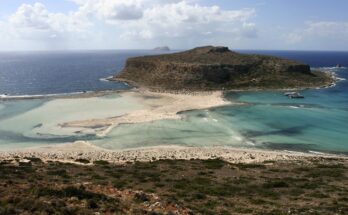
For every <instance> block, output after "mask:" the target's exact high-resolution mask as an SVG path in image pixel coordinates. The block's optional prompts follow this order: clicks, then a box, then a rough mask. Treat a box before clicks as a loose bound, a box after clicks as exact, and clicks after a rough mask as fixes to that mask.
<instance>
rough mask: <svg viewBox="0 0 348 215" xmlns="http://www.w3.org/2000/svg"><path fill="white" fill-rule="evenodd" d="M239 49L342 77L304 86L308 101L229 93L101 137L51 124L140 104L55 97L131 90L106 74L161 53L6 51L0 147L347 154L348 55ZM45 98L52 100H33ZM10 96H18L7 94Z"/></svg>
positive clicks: (0, 69) (0, 72) (0, 58)
mask: <svg viewBox="0 0 348 215" xmlns="http://www.w3.org/2000/svg"><path fill="white" fill-rule="evenodd" d="M238 51H239V52H242V53H248V54H264V55H273V56H279V57H285V58H289V59H293V60H298V61H301V62H303V63H307V64H309V65H311V67H312V68H314V69H320V70H324V71H328V72H334V73H336V75H337V77H338V78H339V81H338V82H337V83H336V85H334V86H332V87H329V88H322V89H308V90H303V91H301V92H300V93H301V94H302V95H304V97H305V98H304V99H289V98H287V97H286V96H284V95H283V92H280V91H258V92H229V93H226V94H225V99H227V100H231V101H234V102H236V101H237V102H240V105H229V106H224V107H217V108H211V109H207V110H193V111H187V112H183V113H180V114H182V115H183V119H182V120H158V121H154V122H146V123H139V124H124V125H121V126H118V127H117V128H114V129H113V130H112V131H111V132H110V133H109V134H108V135H107V136H105V137H99V136H96V135H95V134H93V133H92V132H91V133H90V134H89V133H88V131H87V132H86V133H84V134H83V135H82V134H77V133H71V132H69V131H57V129H56V128H55V127H54V126H55V125H56V124H59V123H61V122H63V120H66V121H69V120H76V119H81V118H86V119H87V118H88V117H91V116H93V117H112V115H110V114H111V113H113V112H112V111H115V108H114V107H115V105H116V106H117V105H119V106H117V107H124V108H125V109H129V108H134V109H136V108H138V107H136V104H133V103H132V104H131V103H130V101H125V100H122V99H119V100H117V99H115V98H117V95H113V96H110V95H109V96H106V97H102V98H88V99H85V100H69V101H64V102H61V101H60V102H59V101H58V100H57V99H56V98H55V96H56V95H62V94H63V95H64V94H79V93H85V92H94V91H104V90H126V89H129V88H130V86H128V85H127V84H124V83H120V82H109V81H107V80H106V78H107V77H110V76H113V75H115V74H117V73H118V72H119V71H121V70H122V68H123V67H124V65H125V63H126V60H127V58H129V57H134V56H143V55H152V54H159V53H158V52H154V51H149V50H107V51H61V52H59V51H55V52H39V51H38V52H1V53H0V151H1V150H9V149H18V148H24V147H32V146H42V145H49V144H60V143H68V142H73V141H77V140H88V141H90V142H91V143H92V144H95V145H96V146H99V147H102V148H107V149H129V148H136V147H147V146H158V145H182V146H226V147H229V146H231V147H242V148H261V149H271V150H284V151H301V152H309V153H335V154H345V155H348V81H347V78H348V69H347V67H348V52H329V51H260V50H238ZM337 64H340V65H341V67H340V68H338V67H336V65H337ZM40 95H48V97H43V98H40V99H28V98H31V97H33V96H40ZM11 97H12V98H17V99H14V100H7V99H4V98H11ZM1 98H2V99H1ZM117 102H118V103H119V104H115V103H117ZM103 108H104V109H105V110H104V109H103ZM81 109H82V110H83V111H81ZM98 110H99V111H98ZM117 111H118V112H119V113H120V114H122V110H121V109H119V110H117ZM50 129H51V130H54V131H55V132H54V133H52V132H51V133H50V132H48V131H49V130H50Z"/></svg>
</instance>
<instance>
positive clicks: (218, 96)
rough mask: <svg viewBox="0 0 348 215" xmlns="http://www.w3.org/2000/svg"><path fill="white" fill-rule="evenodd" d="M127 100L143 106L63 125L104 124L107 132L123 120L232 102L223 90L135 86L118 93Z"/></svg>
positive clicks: (159, 116) (135, 120) (150, 118)
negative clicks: (161, 90)
mask: <svg viewBox="0 0 348 215" xmlns="http://www.w3.org/2000/svg"><path fill="white" fill-rule="evenodd" d="M119 95H120V96H121V97H123V98H127V100H133V101H136V103H138V104H142V106H143V107H142V108H140V109H136V110H130V111H129V112H127V113H125V114H122V115H119V116H115V117H109V118H97V119H89V120H76V121H70V122H65V123H63V124H61V126H62V127H64V128H75V129H76V128H80V129H86V128H93V127H103V128H104V129H102V130H100V131H98V134H97V135H99V136H105V135H106V134H107V133H108V132H110V131H111V130H112V129H113V128H115V127H117V126H118V125H120V124H132V123H142V122H150V121H155V120H161V119H180V116H179V115H178V113H179V112H183V111H188V110H197V109H205V108H211V107H217V106H223V105H228V104H231V102H228V101H226V100H224V99H223V92H222V91H214V92H198V93H191V94H173V93H158V92H151V91H148V90H133V91H125V92H121V93H119Z"/></svg>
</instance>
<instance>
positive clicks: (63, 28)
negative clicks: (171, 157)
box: [3, 3, 92, 40]
mask: <svg viewBox="0 0 348 215" xmlns="http://www.w3.org/2000/svg"><path fill="white" fill-rule="evenodd" d="M91 25H92V24H91V23H90V22H89V21H88V19H87V18H86V17H85V16H83V15H82V14H81V13H80V12H79V11H77V12H71V13H68V14H63V13H51V12H49V11H48V10H47V8H46V7H45V5H43V4H41V3H35V4H33V5H29V4H22V5H21V6H20V7H19V8H18V9H17V11H16V12H15V13H14V14H12V15H11V16H10V17H8V19H7V20H6V21H5V22H3V27H4V28H5V29H6V32H3V35H5V34H6V35H7V36H8V37H14V38H18V39H29V40H37V39H39V40H45V39H59V40H64V39H66V38H67V37H71V36H74V34H76V33H85V32H86V29H87V28H88V27H89V26H91Z"/></svg>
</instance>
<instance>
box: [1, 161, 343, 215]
mask: <svg viewBox="0 0 348 215" xmlns="http://www.w3.org/2000/svg"><path fill="white" fill-rule="evenodd" d="M76 162H79V163H81V165H78V164H67V163H59V162H47V163H44V162H42V161H41V160H40V159H38V158H33V157H30V158H26V159H22V160H20V159H12V160H5V161H1V163H0V214H348V162H347V160H346V159H339V158H337V159H336V158H307V159H302V160H300V161H265V162H262V163H251V164H230V163H227V162H225V161H222V160H219V159H215V160H189V161H184V160H157V161H155V160H154V161H153V162H143V163H140V162H135V163H127V164H123V165H116V164H110V163H108V162H106V161H94V163H93V164H92V163H90V161H89V160H84V159H79V160H76Z"/></svg>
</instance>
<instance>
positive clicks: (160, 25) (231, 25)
mask: <svg viewBox="0 0 348 215" xmlns="http://www.w3.org/2000/svg"><path fill="white" fill-rule="evenodd" d="M254 13H255V10H254V9H242V10H223V9H221V8H220V7H218V6H209V7H208V6H201V5H199V4H191V3H189V2H187V1H179V2H174V3H169V4H158V5H154V6H153V7H150V8H147V9H145V10H144V12H143V17H142V18H141V19H138V20H135V21H133V22H127V23H125V22H118V23H117V24H118V26H120V27H121V28H122V30H123V32H124V34H123V35H122V36H123V38H126V37H127V36H130V38H129V39H133V40H134V39H157V40H161V39H162V40H163V39H168V40H169V39H171V40H172V39H175V38H177V39H188V40H190V39H196V40H197V42H198V43H199V42H200V38H203V39H204V40H205V39H206V38H207V37H210V38H211V37H214V36H217V35H220V36H222V35H224V36H227V37H228V38H229V40H230V41H232V40H238V39H240V38H252V37H256V36H257V30H256V26H255V24H254V23H252V22H250V21H249V20H250V19H251V17H252V16H253V15H254ZM144 31H145V32H148V35H149V34H151V35H152V36H151V37H143V36H142V35H143V34H142V33H141V32H144Z"/></svg>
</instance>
